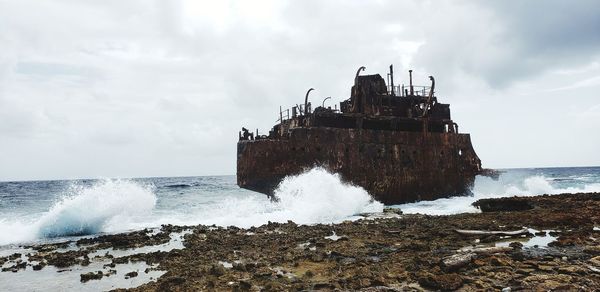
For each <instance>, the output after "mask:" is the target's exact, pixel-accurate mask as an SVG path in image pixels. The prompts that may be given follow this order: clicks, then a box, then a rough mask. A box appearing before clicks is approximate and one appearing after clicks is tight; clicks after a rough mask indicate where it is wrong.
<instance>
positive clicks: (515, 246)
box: [508, 241, 523, 249]
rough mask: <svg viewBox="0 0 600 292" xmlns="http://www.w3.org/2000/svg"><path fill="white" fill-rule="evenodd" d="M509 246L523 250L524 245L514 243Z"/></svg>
mask: <svg viewBox="0 0 600 292" xmlns="http://www.w3.org/2000/svg"><path fill="white" fill-rule="evenodd" d="M508 246H510V247H512V248H514V249H522V248H523V244H522V243H520V242H518V241H513V242H511V243H510V244H508Z"/></svg>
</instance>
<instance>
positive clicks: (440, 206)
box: [397, 173, 600, 215]
mask: <svg viewBox="0 0 600 292" xmlns="http://www.w3.org/2000/svg"><path fill="white" fill-rule="evenodd" d="M552 181H553V180H552V179H550V178H547V177H545V176H541V175H535V176H528V177H523V176H520V175H519V174H515V173H511V174H502V175H501V176H500V179H498V180H493V179H491V178H489V177H479V176H478V177H477V178H476V179H475V186H474V187H473V195H472V196H464V197H452V198H447V199H438V200H435V201H422V202H417V203H409V204H402V205H397V207H399V208H400V209H401V210H402V211H403V212H404V213H422V214H429V215H449V214H457V213H464V212H479V210H478V209H477V208H475V207H473V206H472V205H471V204H472V203H473V202H475V201H477V200H479V199H485V198H500V197H511V196H534V195H543V194H561V193H579V192H586V193H587V192H600V183H589V184H583V185H579V186H563V187H559V186H553V185H552V183H551V182H552Z"/></svg>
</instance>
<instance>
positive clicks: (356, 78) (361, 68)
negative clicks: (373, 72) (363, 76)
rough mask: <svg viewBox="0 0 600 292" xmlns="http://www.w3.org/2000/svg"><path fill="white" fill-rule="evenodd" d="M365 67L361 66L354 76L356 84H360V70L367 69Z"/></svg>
mask: <svg viewBox="0 0 600 292" xmlns="http://www.w3.org/2000/svg"><path fill="white" fill-rule="evenodd" d="M365 69H367V68H366V67H365V66H360V68H358V70H357V71H356V76H354V85H356V84H358V74H360V71H365Z"/></svg>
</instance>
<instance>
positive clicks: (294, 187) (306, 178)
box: [171, 168, 383, 228]
mask: <svg viewBox="0 0 600 292" xmlns="http://www.w3.org/2000/svg"><path fill="white" fill-rule="evenodd" d="M274 197H275V200H269V199H268V198H267V197H266V196H265V195H263V194H255V193H252V194H247V195H243V196H241V197H230V198H227V199H224V200H222V201H219V202H217V203H215V204H213V205H207V206H206V207H205V208H203V210H201V211H199V212H196V213H195V214H191V215H190V216H188V217H187V218H172V219H171V221H172V222H173V223H174V224H206V225H211V224H215V225H218V226H231V225H233V226H237V227H243V228H244V227H245V228H247V227H250V226H259V225H262V224H265V223H268V222H269V221H271V222H287V221H288V220H291V221H293V222H295V223H298V224H315V223H335V222H341V221H343V220H348V219H353V218H357V217H356V215H357V214H359V213H366V212H381V211H383V204H382V203H380V202H377V201H375V200H373V199H372V197H371V196H370V195H369V193H367V191H365V190H364V189H363V188H361V187H357V186H353V185H350V184H347V183H344V182H342V180H341V179H340V176H339V175H338V174H332V173H329V172H328V171H327V170H325V169H323V168H313V169H311V170H309V171H307V172H304V173H302V174H300V175H296V176H288V177H286V178H285V179H284V180H283V181H282V182H281V183H280V184H279V186H278V187H277V189H276V190H275V192H274Z"/></svg>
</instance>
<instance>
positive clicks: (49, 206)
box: [0, 167, 600, 254]
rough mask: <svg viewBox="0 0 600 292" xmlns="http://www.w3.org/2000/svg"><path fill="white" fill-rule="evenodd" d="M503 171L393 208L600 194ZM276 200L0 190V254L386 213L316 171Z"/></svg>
mask: <svg viewBox="0 0 600 292" xmlns="http://www.w3.org/2000/svg"><path fill="white" fill-rule="evenodd" d="M502 171H503V173H502V174H501V176H500V178H499V179H498V180H493V179H491V178H487V177H477V178H476V181H475V185H474V187H473V191H472V194H471V195H469V196H462V197H453V198H448V199H439V200H436V201H428V202H418V203H410V204H403V205H394V206H392V207H397V208H400V209H401V210H402V211H403V212H404V213H424V214H433V215H444V214H455V213H461V212H478V210H477V209H476V208H474V207H473V206H471V203H473V202H474V201H476V200H478V199H482V198H492V197H504V196H515V195H516V196H523V195H541V194H558V193H574V192H600V167H577V168H531V169H504V170H502ZM275 195H276V197H277V199H278V200H276V201H274V200H270V199H269V198H267V196H265V195H263V194H259V193H255V192H252V191H247V190H244V189H240V188H239V187H237V185H236V178H235V176H202V177H165V178H135V179H97V180H87V179H86V180H56V181H23V182H0V253H2V254H7V253H9V252H10V251H11V250H13V249H14V248H16V247H17V246H18V245H22V244H30V243H40V242H49V241H61V240H68V239H72V238H78V237H81V236H90V235H91V236H93V235H98V234H106V233H117V232H124V231H131V230H140V229H144V228H153V227H159V226H160V225H161V224H175V225H197V224H205V225H213V224H214V225H217V226H232V225H233V226H238V227H250V226H258V225H262V224H265V223H267V222H269V221H272V222H287V221H288V220H292V221H294V222H296V223H299V224H314V223H335V222H341V221H344V220H352V219H356V218H358V216H357V214H359V213H365V212H379V211H382V210H383V208H384V205H383V204H381V203H379V202H377V201H373V200H372V199H371V197H370V196H369V194H368V193H367V192H366V191H364V190H363V189H362V188H360V187H355V186H351V185H348V184H344V183H342V182H341V181H340V178H339V176H338V175H336V174H330V173H328V172H327V171H325V170H323V169H319V168H316V169H312V170H310V171H308V172H306V173H304V174H301V175H299V176H294V177H288V178H286V179H285V180H284V181H283V182H282V183H281V185H280V186H279V188H278V189H277V190H276V192H275Z"/></svg>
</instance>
